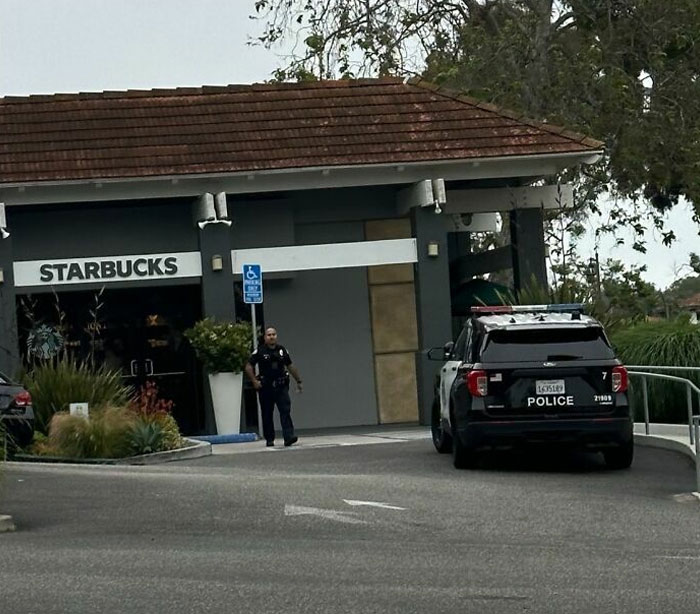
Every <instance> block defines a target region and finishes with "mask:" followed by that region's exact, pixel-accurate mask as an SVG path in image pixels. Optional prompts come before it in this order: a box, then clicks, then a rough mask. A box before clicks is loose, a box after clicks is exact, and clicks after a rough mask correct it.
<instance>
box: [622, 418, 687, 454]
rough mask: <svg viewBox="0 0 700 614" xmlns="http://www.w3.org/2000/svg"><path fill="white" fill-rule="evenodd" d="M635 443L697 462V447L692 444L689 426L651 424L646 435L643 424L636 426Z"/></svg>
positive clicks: (636, 424)
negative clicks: (678, 453) (672, 452)
mask: <svg viewBox="0 0 700 614" xmlns="http://www.w3.org/2000/svg"><path fill="white" fill-rule="evenodd" d="M634 442H635V443H636V444H637V445H640V446H649V447H652V448H662V449H664V450H672V451H674V452H680V453H681V454H685V455H686V456H688V457H689V458H691V459H692V460H693V461H695V445H691V444H690V431H689V428H688V425H687V424H653V423H652V424H649V434H648V435H647V434H646V429H645V425H644V423H643V422H635V424H634Z"/></svg>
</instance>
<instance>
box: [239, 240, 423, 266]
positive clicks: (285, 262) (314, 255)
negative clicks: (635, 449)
mask: <svg viewBox="0 0 700 614" xmlns="http://www.w3.org/2000/svg"><path fill="white" fill-rule="evenodd" d="M231 258H232V260H233V272H234V273H240V272H241V268H242V265H244V264H259V265H260V266H261V268H262V271H263V274H264V273H274V272H279V271H310V270H314V269H343V268H351V267H360V266H380V265H383V264H407V263H412V262H417V261H418V252H417V251H416V240H415V239H388V240H384V241H357V242H354V243H324V244H322V245H292V246H287V247H263V248H254V249H238V250H233V251H232V252H231Z"/></svg>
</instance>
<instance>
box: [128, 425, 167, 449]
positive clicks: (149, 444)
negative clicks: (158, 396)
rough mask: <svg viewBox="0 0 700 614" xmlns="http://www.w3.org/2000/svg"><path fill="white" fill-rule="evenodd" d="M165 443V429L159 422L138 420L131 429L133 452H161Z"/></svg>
mask: <svg viewBox="0 0 700 614" xmlns="http://www.w3.org/2000/svg"><path fill="white" fill-rule="evenodd" d="M162 445H163V429H162V428H161V427H160V425H159V424H158V423H157V422H146V421H144V420H137V421H136V424H134V426H133V428H132V431H131V451H132V453H133V454H151V453H152V452H159V451H160V450H162V449H163V448H162Z"/></svg>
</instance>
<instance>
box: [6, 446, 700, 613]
mask: <svg viewBox="0 0 700 614" xmlns="http://www.w3.org/2000/svg"><path fill="white" fill-rule="evenodd" d="M693 489H694V473H693V468H692V466H691V464H690V462H689V460H688V459H686V458H684V457H682V456H680V455H677V454H674V453H669V452H665V451H661V450H654V449H645V448H639V449H638V450H637V458H636V459H635V463H634V465H633V467H632V469H631V470H629V471H619V472H615V471H608V470H606V469H605V467H604V464H603V462H602V459H601V458H598V457H597V456H594V455H556V454H551V453H547V454H542V455H503V456H490V457H486V458H485V459H484V461H483V462H482V464H481V466H480V467H479V469H477V470H474V471H457V470H455V469H453V468H452V466H451V463H450V459H449V458H448V457H445V456H441V455H438V454H436V453H435V452H434V451H433V448H432V445H431V443H430V442H429V441H427V440H417V441H408V442H401V443H391V444H377V445H367V446H348V447H328V448H308V449H303V448H300V449H297V450H294V449H288V450H281V451H279V452H267V451H263V452H261V453H259V454H254V453H250V454H231V455H215V456H211V457H207V458H203V459H197V460H191V461H183V462H178V463H171V464H168V465H161V466H156V467H70V466H68V467H60V468H54V467H41V466H26V465H22V466H19V465H17V466H8V467H6V471H5V478H4V488H3V492H2V503H1V504H0V507H2V511H3V512H4V513H9V514H12V516H13V517H14V518H15V521H16V523H17V525H18V531H17V532H16V533H13V534H3V535H0V548H1V551H2V559H3V565H2V566H1V567H0V587H1V588H0V595H1V597H2V602H3V604H4V605H3V611H4V609H5V607H6V608H7V611H8V612H14V613H23V612H41V613H42V614H48V613H53V612H56V613H58V612H67V611H69V612H72V613H82V612H86V613H87V612H90V614H94V612H98V611H104V612H107V611H108V612H112V613H119V612H134V613H136V612H139V613H141V612H164V611H172V612H175V613H179V612H183V613H184V612H191V611H194V610H197V611H202V612H239V611H240V612H300V611H304V612H323V613H336V612H362V613H366V612H397V613H398V612H401V613H407V612H422V613H424V612H436V613H444V612H465V611H466V612H499V613H507V612H558V613H562V612H577V613H578V612H619V611H635V612H663V611H668V612H698V611H700V588H698V587H697V582H696V580H697V577H698V575H699V574H700V555H699V554H698V548H697V545H698V544H700V522H699V521H698V513H699V512H700V508H699V507H698V505H700V504H699V503H698V502H697V500H695V499H694V498H692V497H689V496H687V495H688V493H689V492H690V491H692V490H693Z"/></svg>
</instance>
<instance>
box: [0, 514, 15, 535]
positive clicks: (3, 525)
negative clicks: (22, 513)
mask: <svg viewBox="0 0 700 614" xmlns="http://www.w3.org/2000/svg"><path fill="white" fill-rule="evenodd" d="M16 528H17V527H15V523H14V522H13V521H12V516H5V515H0V533H7V532H9V531H14V530H15V529H16Z"/></svg>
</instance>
